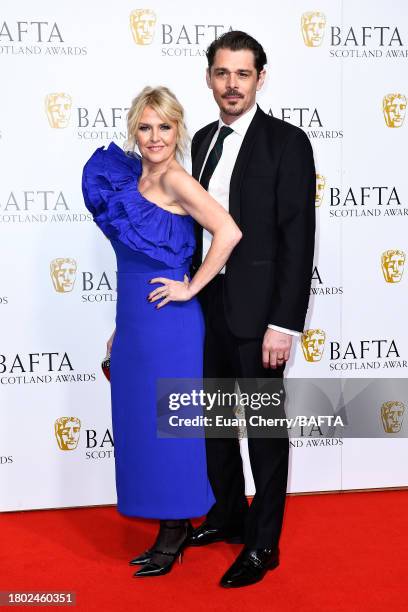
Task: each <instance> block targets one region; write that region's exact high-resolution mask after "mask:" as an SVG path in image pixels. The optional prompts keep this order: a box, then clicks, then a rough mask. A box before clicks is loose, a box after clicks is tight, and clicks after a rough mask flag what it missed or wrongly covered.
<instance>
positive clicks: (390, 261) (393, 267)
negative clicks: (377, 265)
mask: <svg viewBox="0 0 408 612" xmlns="http://www.w3.org/2000/svg"><path fill="white" fill-rule="evenodd" d="M404 263H405V253H404V251H398V250H396V249H390V250H389V251H384V253H383V254H382V255H381V268H382V271H383V274H384V278H385V280H386V282H387V283H399V282H400V280H401V279H402V275H403V273H404Z"/></svg>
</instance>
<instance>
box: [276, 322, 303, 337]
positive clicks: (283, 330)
mask: <svg viewBox="0 0 408 612" xmlns="http://www.w3.org/2000/svg"><path fill="white" fill-rule="evenodd" d="M268 328H269V329H274V330H275V331H278V332H281V333H283V334H288V335H289V336H300V335H301V333H302V332H299V331H296V330H294V329H287V328H286V327H280V325H274V324H273V323H268Z"/></svg>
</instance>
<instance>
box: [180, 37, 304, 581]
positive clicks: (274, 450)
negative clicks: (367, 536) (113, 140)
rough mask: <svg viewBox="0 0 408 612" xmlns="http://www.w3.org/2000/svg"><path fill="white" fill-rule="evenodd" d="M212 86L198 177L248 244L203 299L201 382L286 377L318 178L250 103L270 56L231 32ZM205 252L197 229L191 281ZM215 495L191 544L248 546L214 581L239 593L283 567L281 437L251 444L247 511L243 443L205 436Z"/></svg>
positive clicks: (299, 147) (217, 48) (284, 134)
mask: <svg viewBox="0 0 408 612" xmlns="http://www.w3.org/2000/svg"><path fill="white" fill-rule="evenodd" d="M207 59H208V70H207V84H208V87H209V88H210V89H212V92H213V95H214V98H215V101H216V103H217V104H218V106H219V108H220V119H219V121H216V122H214V123H211V124H210V125H207V126H206V127H204V128H202V129H201V130H199V131H198V132H197V133H196V134H195V136H194V138H193V142H192V160H193V176H194V177H195V178H196V179H198V180H200V182H201V184H202V185H203V186H204V187H205V188H206V189H208V191H209V193H210V194H211V195H212V196H213V197H214V198H215V199H216V200H217V201H218V202H220V203H221V204H222V205H224V206H225V208H226V209H227V210H229V212H230V214H231V215H232V217H233V218H234V220H235V221H236V223H237V224H238V225H239V227H240V229H241V231H242V234H243V237H242V239H241V241H240V243H239V245H238V246H237V247H236V248H235V250H234V251H233V253H232V255H231V257H230V259H229V261H228V262H227V265H226V267H225V269H224V270H221V273H220V274H218V276H217V277H215V278H214V279H213V281H211V282H210V283H209V285H208V286H207V287H206V288H205V290H204V291H203V292H202V293H203V295H202V304H203V309H204V315H205V320H206V341H205V352H204V376H205V377H206V378H210V377H211V378H233V379H235V378H255V377H259V378H265V377H270V378H282V376H283V370H284V367H285V363H286V361H287V360H288V359H289V356H290V351H291V345H292V338H293V335H296V334H299V333H300V332H302V331H303V325H304V320H305V315H306V310H307V305H308V299H309V292H310V283H311V275H312V267H313V249H314V230H315V189H316V175H315V169H314V162H313V153H312V149H311V146H310V143H309V140H308V138H307V136H306V135H305V134H304V132H303V131H302V130H300V129H299V128H297V127H294V126H292V125H290V124H287V123H285V122H283V121H280V120H278V119H275V118H273V117H269V116H268V115H266V114H265V113H264V112H263V111H262V110H261V109H260V108H259V107H257V105H256V101H255V98H256V92H257V91H259V90H260V89H261V87H262V85H263V83H264V79H265V70H264V65H265V64H266V55H265V53H264V50H263V48H262V46H261V45H260V44H259V43H258V42H257V41H256V40H255V39H254V38H252V37H251V36H249V35H248V34H245V33H244V32H239V31H232V32H228V33H226V34H224V35H222V36H221V37H220V38H219V39H217V40H215V41H214V42H213V43H212V44H211V45H210V47H209V48H208V50H207ZM209 245H210V236H208V235H207V233H206V232H203V230H202V228H197V250H196V254H195V257H194V261H193V268H192V271H193V272H194V271H195V270H196V269H197V268H198V266H199V264H200V262H201V259H202V258H203V257H204V256H205V254H206V251H207V250H208V248H209ZM206 443H207V462H208V473H209V479H210V482H211V486H212V488H213V491H214V495H215V498H216V503H215V505H214V506H213V507H212V508H211V509H210V511H209V513H208V515H207V519H206V521H205V522H204V523H203V524H202V525H201V526H200V527H198V528H197V529H196V530H195V532H194V534H193V537H192V539H191V545H192V546H202V545H205V544H210V543H212V542H217V541H223V540H226V541H229V542H243V543H244V545H245V546H244V548H243V550H242V551H241V553H240V555H239V556H238V558H237V560H236V561H235V562H234V564H233V565H232V566H231V568H230V569H229V570H228V571H227V572H226V574H225V575H224V576H223V578H222V580H221V585H222V586H224V587H239V586H245V585H247V584H253V583H254V582H257V581H259V580H261V579H262V578H263V577H264V575H265V573H266V571H267V570H268V569H272V568H274V567H276V566H277V565H278V564H279V551H278V542H279V536H280V531H281V525H282V519H283V511H284V505H285V495H286V484H287V471H288V452H289V450H288V449H289V444H288V439H287V436H285V437H280V438H277V437H275V438H271V437H269V438H265V437H263V438H260V437H249V436H248V449H249V457H250V462H251V468H252V473H253V476H254V482H255V486H256V494H255V496H254V499H253V501H252V504H251V506H250V507H248V502H247V499H246V496H245V484H244V476H243V469H242V461H241V456H240V449H239V442H238V439H236V438H235V439H234V438H225V437H224V438H218V439H217V438H212V437H211V438H207V440H206Z"/></svg>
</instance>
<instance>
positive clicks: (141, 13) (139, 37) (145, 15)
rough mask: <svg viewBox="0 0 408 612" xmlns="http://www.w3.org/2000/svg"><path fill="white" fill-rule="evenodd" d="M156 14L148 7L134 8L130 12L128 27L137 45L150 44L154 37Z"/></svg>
mask: <svg viewBox="0 0 408 612" xmlns="http://www.w3.org/2000/svg"><path fill="white" fill-rule="evenodd" d="M155 25H156V14H155V12H154V11H151V10H150V9H135V10H134V11H132V12H131V13H130V29H131V31H132V36H133V40H134V41H135V43H136V44H137V45H150V44H151V43H152V42H153V38H154V27H155Z"/></svg>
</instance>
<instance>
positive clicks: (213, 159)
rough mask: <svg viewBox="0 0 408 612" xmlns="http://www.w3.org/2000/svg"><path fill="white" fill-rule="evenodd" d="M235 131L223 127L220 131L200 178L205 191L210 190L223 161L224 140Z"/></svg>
mask: <svg viewBox="0 0 408 612" xmlns="http://www.w3.org/2000/svg"><path fill="white" fill-rule="evenodd" d="M233 131H234V130H233V129H232V128H230V127H228V126H226V125H223V126H222V128H221V129H220V131H219V132H218V136H217V140H216V141H215V144H214V146H213V148H212V149H211V151H210V154H209V156H208V157H207V161H206V162H205V166H204V170H203V172H202V174H201V178H200V183H201V185H202V186H203V187H204V189H208V185H209V182H210V179H211V177H212V175H213V172H214V170H215V168H216V167H217V164H218V162H219V161H220V159H221V155H222V148H223V146H224V140H225V139H226V137H227V136H228V135H229V134H231V133H232V132H233Z"/></svg>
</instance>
